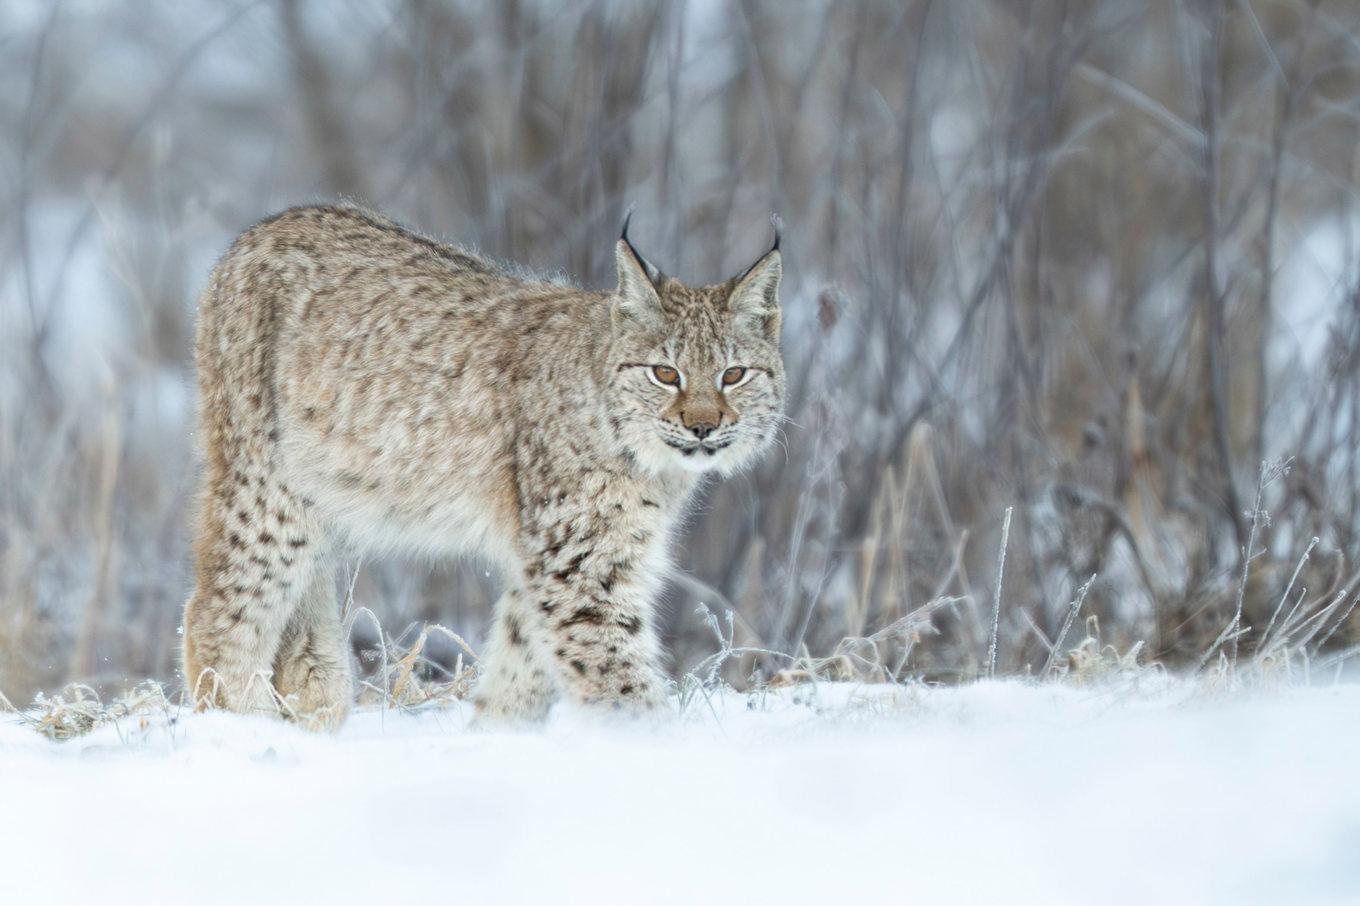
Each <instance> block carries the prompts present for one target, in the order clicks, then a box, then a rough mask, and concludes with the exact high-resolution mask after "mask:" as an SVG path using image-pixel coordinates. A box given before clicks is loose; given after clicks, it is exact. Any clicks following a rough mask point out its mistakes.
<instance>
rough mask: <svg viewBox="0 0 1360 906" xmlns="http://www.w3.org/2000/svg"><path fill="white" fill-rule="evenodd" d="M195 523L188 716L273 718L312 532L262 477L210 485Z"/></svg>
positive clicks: (290, 499)
mask: <svg viewBox="0 0 1360 906" xmlns="http://www.w3.org/2000/svg"><path fill="white" fill-rule="evenodd" d="M199 518H200V523H201V524H200V529H199V537H198V541H197V551H196V553H197V576H196V583H195V588H194V592H193V595H192V596H191V597H190V598H189V601H188V603H187V604H186V605H185V608H184V682H185V689H186V691H187V693H188V695H189V697H190V700H191V701H192V702H193V704H194V706H195V708H197V709H203V708H205V707H221V708H228V709H230V710H232V711H238V712H242V713H266V714H277V713H278V712H279V708H278V695H277V692H276V691H275V689H274V686H273V681H272V675H273V668H274V661H275V655H276V653H277V652H278V650H279V645H280V642H281V641H282V639H283V633H284V629H285V628H286V626H287V625H288V622H289V619H290V617H291V616H292V615H293V612H294V610H295V609H296V607H297V605H298V603H299V600H300V598H301V596H302V592H303V591H305V590H306V589H307V587H308V585H309V583H310V581H311V579H312V576H313V574H314V572H315V562H314V561H315V553H314V552H315V551H316V549H317V546H318V541H319V540H320V537H321V533H320V529H319V527H318V526H317V525H316V524H315V522H314V520H312V519H311V517H310V516H309V515H308V514H307V513H306V512H305V510H304V507H303V506H302V504H301V502H300V501H299V500H297V498H296V497H294V496H293V495H292V494H291V493H289V492H288V490H287V489H286V488H284V487H283V486H282V485H281V484H278V483H277V482H275V481H273V480H272V479H270V478H268V477H267V475H266V473H265V472H264V470H263V469H258V470H249V469H245V468H238V469H228V470H226V474H225V475H218V476H214V477H213V478H211V479H210V480H209V484H208V488H207V493H206V494H205V496H204V500H203V502H202V509H201V511H200V515H199Z"/></svg>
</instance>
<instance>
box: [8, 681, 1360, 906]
mask: <svg viewBox="0 0 1360 906" xmlns="http://www.w3.org/2000/svg"><path fill="white" fill-rule="evenodd" d="M174 716H175V720H174V721H173V724H167V723H166V721H165V720H150V721H144V720H140V719H136V718H131V719H128V720H125V721H122V722H121V723H120V725H119V726H117V727H112V726H107V727H103V728H101V729H99V730H97V731H96V732H94V733H93V734H91V735H89V736H86V737H83V738H80V739H77V740H74V741H71V742H67V743H53V742H48V741H47V740H45V739H42V738H40V737H38V736H37V735H36V734H34V733H33V732H32V730H30V729H28V728H26V727H21V726H19V725H17V723H16V722H15V719H14V718H13V716H8V717H5V716H0V903H14V904H28V903H81V904H84V903H98V904H100V906H113V904H121V903H136V904H162V903H167V904H169V903H184V904H211V903H231V904H268V903H289V904H294V903H296V904H311V903H324V904H339V903H365V904H373V903H401V904H405V903H426V902H430V903H441V902H447V903H467V904H481V903H548V902H563V903H577V902H580V903H590V904H594V906H599V904H610V903H646V904H658V903H683V904H692V903H708V902H722V903H734V904H743V906H744V904H760V903H819V904H825V903H837V902H865V903H926V904H933V903H986V904H993V903H1004V904H1008V906H1011V904H1023V903H1036V904H1038V903H1042V904H1058V903H1083V904H1087V903H1089V904H1111V903H1115V904H1120V903H1140V904H1141V903H1156V904H1170V903H1187V904H1189V903H1193V904H1211V903H1232V904H1244V903H1286V904H1311V903H1356V902H1360V720H1357V718H1360V686H1357V685H1339V686H1333V687H1327V688H1308V689H1303V688H1281V689H1275V690H1272V691H1269V692H1234V693H1231V694H1229V693H1224V692H1216V691H1214V690H1212V689H1206V688H1204V687H1202V686H1192V685H1190V684H1188V683H1186V682H1178V681H1171V680H1167V679H1165V678H1162V677H1159V676H1156V675H1153V676H1145V677H1143V678H1142V679H1140V680H1138V681H1137V682H1132V683H1130V682H1125V683H1121V684H1117V685H1111V686H1105V687H1100V688H1097V689H1091V688H1079V687H1070V686H1057V685H1050V686H1044V687H1035V686H1032V685H1022V684H1019V683H1000V682H997V683H990V684H982V685H977V686H972V687H966V688H955V689H934V690H925V689H893V688H888V687H863V686H855V687H851V686H820V687H803V688H801V689H796V690H785V691H783V692H781V693H780V694H779V695H777V696H775V695H770V696H763V697H762V696H757V697H752V698H750V699H747V698H745V697H743V696H739V695H736V694H729V695H726V696H722V697H719V698H715V699H714V700H713V701H712V702H711V705H710V704H709V703H706V702H705V701H704V700H703V699H702V697H701V698H700V699H699V700H698V701H697V702H695V703H692V704H691V705H690V707H689V708H688V709H687V711H686V713H685V715H684V716H683V717H681V718H679V719H672V720H668V721H666V722H665V723H663V724H661V725H660V726H650V727H631V728H617V727H602V726H599V725H596V724H592V723H588V722H586V721H584V720H583V719H582V718H581V717H580V716H579V715H573V714H557V715H555V717H554V719H553V721H552V722H551V723H550V724H549V726H548V727H547V728H546V729H544V730H542V731H540V732H534V733H521V734H512V733H489V732H471V731H469V730H468V729H467V727H466V723H467V718H468V714H467V712H465V711H461V710H443V711H437V712H424V713H419V714H399V713H396V712H393V711H388V712H386V713H383V712H378V711H369V712H364V713H360V714H358V715H356V716H355V717H354V718H353V719H352V720H351V721H350V723H349V724H348V725H347V726H346V728H345V730H344V731H343V733H342V734H341V735H340V736H339V737H338V738H332V737H318V736H312V735H308V734H306V733H304V732H302V731H300V730H296V729H294V728H292V727H289V726H285V725H283V724H279V723H275V722H271V721H268V720H263V719H247V718H240V717H234V716H229V715H224V714H208V715H189V714H181V715H174Z"/></svg>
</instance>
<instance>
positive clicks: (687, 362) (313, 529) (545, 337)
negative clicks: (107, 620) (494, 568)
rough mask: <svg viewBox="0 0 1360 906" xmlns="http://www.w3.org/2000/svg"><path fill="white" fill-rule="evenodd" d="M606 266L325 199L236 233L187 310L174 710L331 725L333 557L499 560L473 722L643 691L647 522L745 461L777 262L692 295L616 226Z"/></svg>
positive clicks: (620, 700) (778, 394)
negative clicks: (396, 554) (187, 575)
mask: <svg viewBox="0 0 1360 906" xmlns="http://www.w3.org/2000/svg"><path fill="white" fill-rule="evenodd" d="M616 258H617V263H618V272H619V285H618V288H617V289H616V290H614V291H613V292H610V293H600V292H588V291H584V290H581V289H578V288H575V287H572V286H568V285H564V284H560V283H553V282H545V281H542V280H538V279H534V278H532V277H528V276H525V275H522V274H519V273H516V272H514V271H512V270H510V269H507V268H504V267H501V266H498V265H496V264H493V263H491V262H488V261H486V260H483V259H482V258H480V257H478V256H476V255H473V254H470V253H468V252H465V251H461V250H459V249H455V248H452V247H449V246H446V245H443V244H440V243H437V242H434V241H431V240H429V239H426V238H424V237H422V236H419V235H416V234H414V233H412V232H410V231H408V230H406V229H404V228H402V227H400V226H397V225H396V224H393V223H391V222H389V221H387V220H385V219H383V218H381V217H378V216H376V215H374V214H371V213H369V212H367V211H363V210H361V209H358V208H354V207H346V206H326V207H307V208H297V209H293V210H289V211H286V212H284V213H282V214H280V215H278V216H276V217H274V218H271V219H270V220H267V221H264V222H263V223H260V224H259V225H257V226H255V227H253V228H252V229H250V230H248V231H247V232H246V233H244V234H243V235H242V236H241V237H240V238H238V239H237V241H236V242H235V244H234V245H233V246H232V248H231V249H230V251H228V253H227V254H226V255H225V256H224V257H223V258H222V260H221V261H220V262H219V263H218V264H217V267H216V268H215V269H214V271H213V274H212V277H211V280H210V283H209V285H208V287H207V289H206V290H205V291H204V293H203V296H202V298H201V300H200V312H199V325H198V339H197V363H198V372H199V390H200V405H201V413H200V417H201V421H202V437H201V439H202V444H203V449H204V453H205V462H206V470H205V476H204V483H203V493H202V500H201V507H200V515H199V531H198V540H197V545H196V555H197V556H196V560H197V564H196V565H197V570H196V573H197V575H196V587H195V589H194V592H193V595H192V597H191V598H190V599H189V602H188V604H187V605H186V607H185V616H184V634H185V644H184V670H185V678H186V682H187V684H188V687H189V689H190V690H191V694H192V695H193V698H194V700H195V701H196V702H197V703H198V704H199V705H200V706H207V705H217V706H223V707H228V708H232V709H234V710H239V711H252V710H260V711H266V712H270V713H274V712H276V711H278V710H280V706H281V707H282V710H283V711H284V713H286V714H290V715H295V716H297V717H299V718H301V719H303V720H305V721H307V722H308V723H311V724H313V725H319V726H336V725H338V724H339V722H340V721H341V720H343V718H344V716H345V714H346V712H347V710H348V707H349V702H350V698H351V688H350V687H351V680H350V668H349V658H348V655H347V653H346V646H345V643H344V642H345V640H344V638H343V633H342V631H341V624H340V615H339V611H338V606H337V601H336V596H335V585H334V581H335V580H334V568H333V558H334V557H335V556H336V554H337V553H338V552H340V551H344V550H350V549H355V548H358V549H361V550H365V551H378V552H383V551H405V552H417V553H425V554H435V555H448V556H452V555H455V554H458V553H464V552H475V553H478V554H480V555H482V556H484V557H486V558H488V559H489V560H491V561H493V562H495V563H497V564H499V566H500V567H501V571H502V575H503V579H504V584H505V591H504V593H503V595H502V597H501V599H500V600H499V601H498V603H497V605H496V614H495V622H494V625H493V629H492V636H491V642H490V644H489V646H488V650H487V652H486V654H485V657H484V661H483V665H482V666H483V673H482V679H481V681H480V685H479V689H478V697H477V703H478V710H479V712H480V713H481V714H483V715H484V716H486V717H488V718H507V719H516V720H520V719H536V718H539V717H542V716H543V715H544V714H545V713H546V712H547V710H548V708H549V707H550V705H551V704H552V702H553V701H554V700H555V699H556V698H557V697H558V696H559V695H560V694H565V695H566V696H568V697H569V698H570V699H572V700H574V701H576V702H579V703H583V704H590V705H598V706H601V707H607V708H626V709H630V710H645V709H648V708H652V707H655V706H656V705H657V704H658V703H660V702H661V701H662V700H663V688H664V687H663V682H662V679H661V673H660V670H659V667H658V664H659V660H660V651H659V650H658V644H657V637H656V628H655V619H654V614H653V602H654V600H655V598H656V595H657V592H658V590H659V587H660V584H661V579H662V576H663V575H664V573H665V570H666V557H667V548H668V545H669V539H670V536H671V534H672V530H673V528H674V526H675V524H676V521H677V519H678V518H679V516H680V514H681V513H682V511H683V509H684V506H685V503H686V500H687V499H688V498H689V496H690V495H691V493H692V492H693V490H694V488H695V486H696V483H697V481H699V480H700V477H701V476H702V475H703V474H704V473H719V474H731V473H732V472H734V471H737V470H738V469H741V468H742V467H744V466H746V465H748V464H750V463H751V462H753V461H754V459H755V457H756V456H758V455H759V453H760V452H761V451H762V450H763V449H764V448H765V447H767V446H768V444H769V443H770V441H771V439H772V437H773V435H774V432H775V430H776V427H777V425H778V422H779V419H780V413H781V411H782V401H783V393H784V375H783V368H782V364H781V361H780V355H779V346H778V343H779V307H778V299H777V290H778V282H779V276H780V253H779V251H778V248H777V246H776V248H775V249H774V250H772V251H771V252H770V253H768V254H767V255H765V256H764V257H763V258H761V259H760V261H758V262H757V263H756V264H755V265H754V266H753V267H752V268H751V269H750V270H748V271H747V272H746V273H745V274H743V275H742V276H741V277H739V278H736V279H734V280H730V281H727V282H726V283H722V284H718V285H715V286H706V287H689V286H685V285H683V284H681V283H679V282H677V281H675V280H672V279H670V278H667V277H665V276H664V275H663V274H661V273H660V272H659V271H658V270H656V269H655V268H654V267H652V266H651V265H650V264H649V263H648V262H646V261H645V259H643V258H642V257H641V256H640V255H638V254H637V253H636V251H635V250H634V249H633V248H632V246H631V245H630V244H629V243H628V241H627V239H626V238H625V239H622V240H620V241H619V243H618V245H617V248H616ZM657 366H664V367H665V368H669V369H674V370H675V371H676V372H677V373H678V375H677V378H676V381H677V385H675V386H672V385H666V384H663V383H660V382H658V381H657V379H656V371H655V369H656V367H657ZM738 366H739V367H740V368H742V369H746V370H745V371H743V372H742V374H743V378H744V379H743V380H742V381H741V382H740V383H739V384H738V383H735V382H734V383H733V384H732V386H724V385H723V383H722V374H723V372H724V370H725V369H729V368H733V367H738ZM732 373H733V374H735V373H736V372H735V371H734V372H732ZM662 374H663V375H669V372H665V371H663V372H662Z"/></svg>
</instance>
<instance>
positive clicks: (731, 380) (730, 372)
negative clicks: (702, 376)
mask: <svg viewBox="0 0 1360 906" xmlns="http://www.w3.org/2000/svg"><path fill="white" fill-rule="evenodd" d="M744 377H746V369H745V368H729V369H727V370H726V371H724V372H723V373H722V382H723V386H724V387H731V386H732V385H733V384H736V383H739V382H740V381H741V379H742V378H744Z"/></svg>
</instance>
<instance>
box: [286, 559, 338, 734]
mask: <svg viewBox="0 0 1360 906" xmlns="http://www.w3.org/2000/svg"><path fill="white" fill-rule="evenodd" d="M274 687H275V689H277V690H278V692H279V695H280V696H281V697H282V699H283V701H282V709H283V711H284V713H285V714H287V715H288V716H289V717H292V718H294V719H295V720H297V721H298V722H300V723H302V724H303V725H305V726H308V727H311V728H313V729H318V730H336V729H339V727H340V725H341V724H342V723H344V720H345V717H346V716H347V715H348V714H349V709H350V704H351V702H352V701H353V696H354V691H353V680H352V679H351V671H350V657H349V646H348V643H347V640H346V638H345V632H344V627H343V625H342V622H341V619H340V606H339V602H338V600H337V598H336V594H335V576H334V575H333V574H332V572H331V570H330V568H329V564H328V563H326V562H320V563H317V564H316V565H315V567H314V568H313V570H312V577H311V581H310V582H309V583H308V584H307V587H306V588H305V589H304V591H303V593H302V597H301V598H300V600H299V601H298V603H297V606H296V608H295V609H294V610H293V614H292V616H291V617H290V618H289V620H288V623H287V624H286V625H285V626H284V629H283V638H282V640H281V641H280V644H279V650H278V654H277V655H275V658H274Z"/></svg>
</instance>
